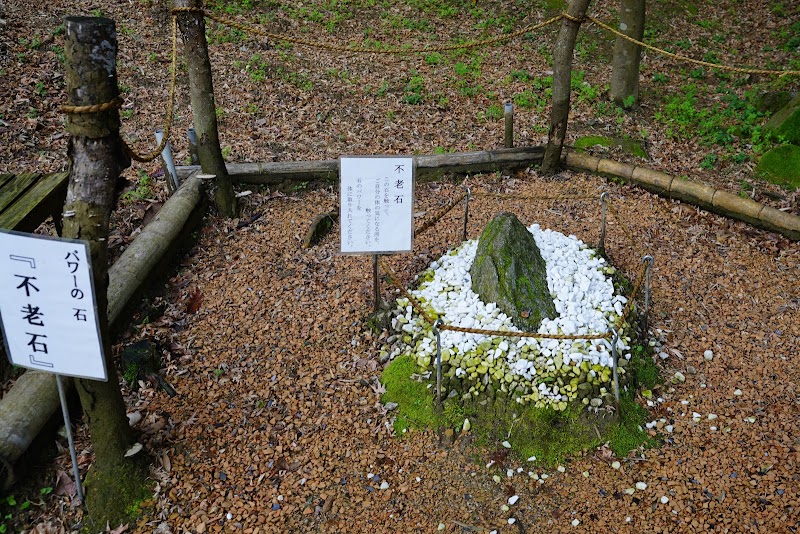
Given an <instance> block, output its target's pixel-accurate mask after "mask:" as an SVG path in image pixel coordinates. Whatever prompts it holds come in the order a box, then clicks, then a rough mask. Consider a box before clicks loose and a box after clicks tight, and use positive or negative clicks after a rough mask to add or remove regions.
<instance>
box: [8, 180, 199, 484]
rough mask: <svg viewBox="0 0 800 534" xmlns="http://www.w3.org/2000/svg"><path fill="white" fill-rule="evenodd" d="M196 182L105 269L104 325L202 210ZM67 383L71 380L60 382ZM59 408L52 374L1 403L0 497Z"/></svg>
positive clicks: (32, 374) (28, 380)
mask: <svg viewBox="0 0 800 534" xmlns="http://www.w3.org/2000/svg"><path fill="white" fill-rule="evenodd" d="M201 183H202V182H201V180H200V179H199V178H197V176H196V175H191V176H189V177H188V178H187V179H186V180H184V181H183V182H182V183H181V186H180V187H179V188H178V191H177V192H176V193H175V194H174V195H172V196H171V197H170V198H169V200H167V202H166V203H165V204H164V207H162V208H161V210H160V211H159V212H158V214H157V215H156V216H155V218H154V219H153V220H152V221H150V224H148V225H147V226H145V228H144V230H142V233H141V234H139V235H138V236H137V237H136V239H135V240H134V241H133V243H131V244H130V245H129V246H128V248H126V249H125V252H123V253H122V256H120V258H119V259H118V260H117V261H116V263H114V265H112V266H111V268H110V269H109V270H108V280H109V283H108V292H107V293H108V323H109V325H112V326H113V325H114V323H116V322H117V319H118V318H119V317H120V316H123V315H122V311H123V310H124V309H125V308H126V306H127V305H128V304H129V302H131V299H132V298H133V296H134V294H136V292H137V291H138V290H139V289H140V288H141V287H142V286H143V284H144V283H145V282H146V281H147V279H148V278H149V277H150V276H151V274H152V272H153V270H154V269H155V268H156V266H157V265H158V263H159V262H161V260H162V259H163V258H165V257H166V256H167V254H168V253H170V252H172V251H175V249H176V247H177V245H178V244H179V243H180V242H181V234H182V233H185V231H186V228H187V226H188V225H189V221H190V219H191V218H192V215H197V214H198V213H202V211H203V203H202V202H201V200H202V198H203V196H202V195H201V194H200V186H201ZM64 382H65V384H72V382H71V381H64ZM58 407H59V399H58V391H57V389H56V382H55V378H54V377H53V375H51V374H49V373H43V372H40V371H35V370H29V371H26V372H25V373H24V374H23V375H22V376H21V377H19V378H18V379H17V380H16V382H15V383H14V387H12V388H11V390H9V391H8V392H6V394H5V395H4V396H3V398H2V399H0V492H4V491H8V490H9V489H10V488H11V484H12V483H13V482H14V473H13V465H14V463H16V461H17V460H18V459H19V458H20V456H22V454H23V453H24V452H25V451H26V450H27V449H28V447H29V446H30V444H31V442H33V440H34V438H35V437H36V436H37V435H39V432H40V431H41V430H42V428H43V427H44V426H45V424H46V423H47V421H48V420H49V419H50V418H51V417H52V416H53V414H54V413H55V412H56V410H57V409H58Z"/></svg>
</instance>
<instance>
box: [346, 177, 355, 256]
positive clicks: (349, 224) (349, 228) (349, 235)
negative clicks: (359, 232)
mask: <svg viewBox="0 0 800 534" xmlns="http://www.w3.org/2000/svg"><path fill="white" fill-rule="evenodd" d="M346 200H347V202H346V204H345V205H346V207H347V209H346V211H347V213H346V214H345V216H346V218H347V219H346V221H345V224H346V226H345V228H346V234H345V237H346V242H347V246H348V248H350V247H352V246H353V186H352V185H348V186H347V197H346Z"/></svg>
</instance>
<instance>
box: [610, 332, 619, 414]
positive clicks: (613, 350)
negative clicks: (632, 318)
mask: <svg viewBox="0 0 800 534" xmlns="http://www.w3.org/2000/svg"><path fill="white" fill-rule="evenodd" d="M617 341H619V333H618V332H616V331H615V332H614V338H613V339H612V340H611V359H612V361H613V364H614V367H613V371H614V399H616V401H617V408H619V373H618V371H617V360H618V359H619V353H618V352H617Z"/></svg>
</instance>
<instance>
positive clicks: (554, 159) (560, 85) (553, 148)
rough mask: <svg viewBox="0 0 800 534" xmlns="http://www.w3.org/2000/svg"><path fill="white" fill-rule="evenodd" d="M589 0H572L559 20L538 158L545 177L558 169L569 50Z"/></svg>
mask: <svg viewBox="0 0 800 534" xmlns="http://www.w3.org/2000/svg"><path fill="white" fill-rule="evenodd" d="M588 8H589V0H572V1H571V2H570V3H569V7H568V8H567V15H568V16H569V17H570V19H577V20H570V19H566V18H565V19H563V20H562V21H561V31H559V32H558V39H557V40H556V48H555V50H554V51H553V105H552V109H551V110H550V132H549V133H548V135H547V148H546V149H545V152H544V159H543V160H542V174H544V175H545V176H549V175H552V174H555V173H556V171H557V170H558V166H559V161H560V160H561V150H562V148H563V147H564V137H565V136H566V135H567V119H568V118H569V96H570V85H571V82H572V52H573V50H574V49H575V40H576V39H577V37H578V28H580V26H581V22H580V21H581V20H582V19H583V17H585V16H586V10H587V9H588Z"/></svg>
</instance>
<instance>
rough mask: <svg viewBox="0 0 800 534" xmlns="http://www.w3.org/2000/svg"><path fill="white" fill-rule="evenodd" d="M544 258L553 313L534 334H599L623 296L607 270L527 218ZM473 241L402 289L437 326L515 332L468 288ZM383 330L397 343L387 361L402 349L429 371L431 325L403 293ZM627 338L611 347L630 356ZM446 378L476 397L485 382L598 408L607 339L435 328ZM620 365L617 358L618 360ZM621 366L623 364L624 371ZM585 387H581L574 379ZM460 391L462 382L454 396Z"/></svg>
mask: <svg viewBox="0 0 800 534" xmlns="http://www.w3.org/2000/svg"><path fill="white" fill-rule="evenodd" d="M528 230H529V231H530V232H531V234H533V237H534V239H535V241H536V244H537V245H538V247H539V249H540V251H541V254H542V258H543V259H544V260H545V263H546V265H547V285H548V289H549V290H550V294H551V295H552V297H553V302H554V304H555V309H556V312H557V314H558V316H557V317H556V318H554V319H544V320H543V321H542V323H541V325H540V326H539V329H538V332H539V333H542V334H570V335H572V334H601V333H605V332H608V331H610V330H611V329H612V328H613V325H614V324H615V323H616V321H617V320H618V318H619V317H620V316H621V315H622V313H623V309H624V307H625V304H626V302H627V299H626V297H624V296H623V295H619V294H615V291H614V284H613V282H612V279H611V275H612V274H613V273H614V268H613V267H611V266H610V265H608V263H607V262H606V261H605V259H604V258H602V257H601V256H600V255H599V254H597V253H596V252H595V251H594V250H593V249H591V248H589V247H588V246H587V245H586V244H585V243H583V242H582V241H581V240H580V239H578V238H577V237H575V236H573V235H570V236H565V235H564V234H561V233H559V232H555V231H552V230H542V229H540V228H539V225H537V224H534V225H532V226H531V227H529V228H528ZM477 247H478V241H477V240H472V241H467V242H465V243H464V244H462V245H461V246H460V247H459V248H457V249H455V250H452V251H450V252H448V253H447V254H445V255H444V256H442V257H441V258H440V259H438V260H437V261H434V262H433V263H432V264H431V266H430V268H429V269H428V270H427V271H426V272H425V273H423V274H422V275H421V278H422V280H423V282H422V283H421V284H420V286H419V288H418V289H417V290H415V291H412V292H411V293H412V294H413V295H414V298H415V299H417V301H418V302H420V303H421V304H422V305H423V306H424V307H425V308H426V310H427V311H428V312H429V314H430V315H432V316H433V317H436V318H441V319H442V321H443V322H444V323H445V324H449V325H454V326H462V327H467V328H480V329H486V330H501V331H502V330H506V331H519V329H518V328H517V327H516V326H514V324H513V322H512V320H511V318H510V317H508V316H507V315H506V314H504V313H502V312H501V311H500V310H499V309H498V308H497V305H496V304H495V303H492V302H489V303H485V302H482V301H481V299H480V298H479V297H478V295H477V294H475V293H474V292H473V291H472V288H471V278H470V274H469V269H470V267H471V266H472V261H473V259H474V257H475V252H476V250H477ZM397 302H398V308H397V310H396V311H395V317H394V318H393V319H392V327H393V328H395V329H396V330H399V331H401V333H402V336H401V337H402V341H403V343H401V344H399V345H398V346H397V347H396V348H395V349H394V351H393V352H392V354H391V355H390V357H391V358H394V357H396V356H397V355H399V354H408V355H411V356H413V357H414V358H415V359H416V362H417V364H418V365H419V366H420V367H421V368H422V369H423V370H435V366H436V340H435V336H434V334H433V331H432V327H431V325H430V324H429V323H428V322H427V321H425V319H423V318H422V317H419V316H418V315H417V314H416V313H414V311H413V308H412V306H411V304H410V303H409V302H408V300H407V299H398V301H397ZM629 343H630V338H629V337H625V336H623V337H621V338H620V340H619V342H618V351H619V354H620V355H622V356H624V358H625V360H628V359H630V353H629V352H628V351H629V349H630V347H629ZM441 344H442V362H443V364H445V365H444V367H446V369H447V371H446V373H445V377H447V378H453V377H454V378H458V379H461V381H462V383H463V382H464V381H466V383H467V384H469V389H468V392H469V393H470V394H473V395H475V396H477V395H478V394H479V393H480V391H483V390H484V389H485V388H486V387H487V385H488V384H489V383H490V382H493V383H494V384H496V385H499V386H498V389H500V390H501V391H503V392H506V393H508V394H510V395H511V396H512V397H513V398H514V399H515V400H516V401H517V402H519V403H528V402H532V403H534V404H535V405H536V406H540V407H541V406H545V405H549V406H552V407H554V408H556V409H564V408H566V406H567V404H568V403H569V402H570V401H572V400H574V399H576V398H581V399H582V401H583V403H584V404H586V405H588V406H589V407H590V409H592V408H594V409H596V408H598V407H599V406H600V405H602V403H603V397H604V396H607V395H609V391H610V390H611V387H610V383H611V368H612V365H613V362H612V354H611V342H610V341H609V340H606V339H601V340H585V339H574V340H572V339H569V340H554V339H537V338H530V337H497V336H495V337H491V336H485V335H483V334H468V333H461V332H452V331H447V330H443V331H441ZM621 365H622V366H624V365H625V362H622V363H621ZM623 372H624V370H623ZM582 384H585V385H582ZM466 393H467V388H464V391H462V394H466Z"/></svg>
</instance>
